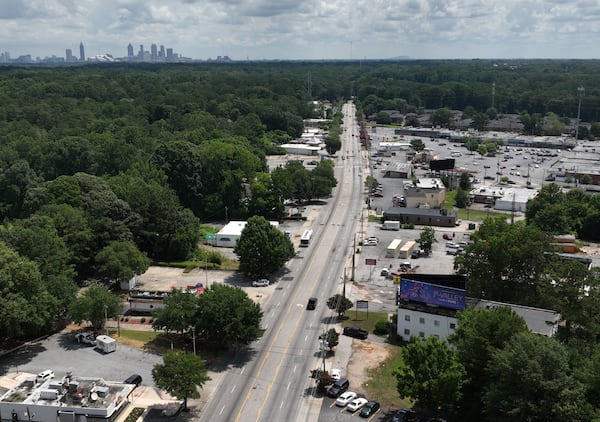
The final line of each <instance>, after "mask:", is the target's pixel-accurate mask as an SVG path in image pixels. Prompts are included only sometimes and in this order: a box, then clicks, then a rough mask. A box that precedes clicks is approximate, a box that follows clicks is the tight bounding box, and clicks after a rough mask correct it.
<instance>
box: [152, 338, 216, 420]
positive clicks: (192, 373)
mask: <svg viewBox="0 0 600 422" xmlns="http://www.w3.org/2000/svg"><path fill="white" fill-rule="evenodd" d="M152 378H153V379H154V382H155V383H156V386H157V387H158V388H161V389H163V390H165V391H166V392H168V393H169V394H171V395H172V396H175V397H177V398H178V399H180V400H183V410H184V411H187V399H188V398H190V399H197V398H200V392H199V391H198V387H200V388H202V386H204V384H205V383H206V382H207V381H210V377H209V376H208V375H207V373H206V368H205V367H204V361H203V360H202V358H201V357H200V356H196V355H195V354H193V353H189V352H182V351H179V350H175V351H171V352H167V353H166V354H165V355H164V356H163V363H162V364H160V363H159V364H157V365H155V366H154V368H152Z"/></svg>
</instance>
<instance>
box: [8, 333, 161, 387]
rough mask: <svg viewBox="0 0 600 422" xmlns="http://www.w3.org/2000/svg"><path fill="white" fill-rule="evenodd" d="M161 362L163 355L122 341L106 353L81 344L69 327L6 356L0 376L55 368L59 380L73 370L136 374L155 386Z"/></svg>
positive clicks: (118, 376)
mask: <svg viewBox="0 0 600 422" xmlns="http://www.w3.org/2000/svg"><path fill="white" fill-rule="evenodd" d="M158 363H162V358H161V357H160V356H158V355H155V354H152V353H148V352H144V351H143V350H140V349H135V348H132V347H127V346H124V345H122V344H118V345H117V350H116V351H115V352H112V353H109V354H103V353H101V352H100V351H98V350H97V349H96V348H94V347H90V346H86V345H82V344H78V343H77V342H76V341H75V338H74V336H73V333H72V332H70V331H68V330H65V331H62V332H60V333H58V334H54V335H52V336H50V337H48V338H47V339H44V340H40V341H38V342H34V343H32V344H30V345H29V346H26V347H24V348H22V349H20V350H19V351H18V352H15V353H11V354H9V355H7V356H4V357H2V359H0V375H6V374H7V373H8V372H16V371H19V372H29V373H32V374H37V373H39V372H41V371H43V370H45V369H52V370H53V371H54V373H55V375H56V378H58V379H60V378H61V377H63V376H64V375H65V374H66V372H67V371H71V372H72V373H73V375H75V376H79V377H99V378H103V379H105V380H107V381H118V382H122V381H123V380H125V378H127V377H128V376H129V375H131V374H132V373H135V374H139V375H141V376H142V385H147V386H152V387H153V386H154V382H153V380H152V368H153V367H154V365H156V364H158ZM127 368H129V369H127Z"/></svg>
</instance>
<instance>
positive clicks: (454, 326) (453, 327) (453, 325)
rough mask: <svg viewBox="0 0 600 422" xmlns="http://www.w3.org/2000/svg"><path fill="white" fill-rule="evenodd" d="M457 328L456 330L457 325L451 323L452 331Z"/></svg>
mask: <svg viewBox="0 0 600 422" xmlns="http://www.w3.org/2000/svg"><path fill="white" fill-rule="evenodd" d="M455 328H456V324H455V323H453V322H451V323H450V329H451V330H454V329H455Z"/></svg>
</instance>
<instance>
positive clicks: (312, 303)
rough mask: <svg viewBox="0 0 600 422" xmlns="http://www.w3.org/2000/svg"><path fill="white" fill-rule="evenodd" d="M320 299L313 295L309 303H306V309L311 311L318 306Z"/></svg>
mask: <svg viewBox="0 0 600 422" xmlns="http://www.w3.org/2000/svg"><path fill="white" fill-rule="evenodd" d="M317 302H318V299H317V298H316V297H311V298H310V299H308V303H307V304H306V309H307V310H309V311H311V310H313V309H315V308H316V307H317Z"/></svg>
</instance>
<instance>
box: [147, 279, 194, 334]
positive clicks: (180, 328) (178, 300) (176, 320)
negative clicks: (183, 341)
mask: <svg viewBox="0 0 600 422" xmlns="http://www.w3.org/2000/svg"><path fill="white" fill-rule="evenodd" d="M163 302H164V304H165V306H164V307H163V308H160V309H156V310H155V311H154V312H153V313H152V316H153V317H154V321H153V322H152V328H154V329H155V330H164V331H167V332H169V331H174V332H176V333H179V334H181V335H183V334H184V333H185V332H186V330H188V329H189V328H190V327H191V326H192V325H193V324H194V318H195V316H196V311H197V309H198V300H197V298H196V296H195V295H194V294H192V293H190V292H187V291H182V290H180V289H175V288H173V289H171V293H170V294H169V295H168V296H167V297H165V298H164V300H163Z"/></svg>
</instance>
